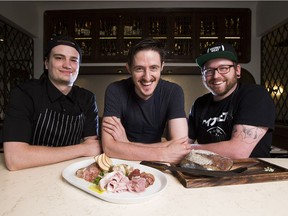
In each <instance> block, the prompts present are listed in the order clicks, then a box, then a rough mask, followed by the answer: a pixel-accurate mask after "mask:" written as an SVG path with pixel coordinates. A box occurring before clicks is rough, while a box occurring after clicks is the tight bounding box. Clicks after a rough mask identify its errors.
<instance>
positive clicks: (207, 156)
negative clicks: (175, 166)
mask: <svg viewBox="0 0 288 216" xmlns="http://www.w3.org/2000/svg"><path fill="white" fill-rule="evenodd" d="M180 166H181V167H186V168H192V169H206V170H217V171H227V170H230V169H231V167H232V166H233V160H232V159H231V158H227V157H223V156H221V155H219V154H216V153H214V152H211V151H207V150H194V149H193V150H192V151H191V152H190V153H189V154H188V155H186V157H185V158H184V159H183V160H182V161H181V162H180Z"/></svg>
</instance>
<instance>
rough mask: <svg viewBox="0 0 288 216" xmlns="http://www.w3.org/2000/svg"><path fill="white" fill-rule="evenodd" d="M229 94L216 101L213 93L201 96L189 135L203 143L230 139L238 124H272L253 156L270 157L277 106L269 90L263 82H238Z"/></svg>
mask: <svg viewBox="0 0 288 216" xmlns="http://www.w3.org/2000/svg"><path fill="white" fill-rule="evenodd" d="M238 85H239V87H238V89H236V90H235V91H234V93H232V94H231V95H230V96H229V97H227V98H225V99H223V100H221V101H213V96H212V94H211V93H208V94H205V95H203V96H202V97H199V98H198V99H197V100H196V101H195V103H194V104H193V106H192V109H191V111H190V114H189V120H188V124H189V138H191V139H193V140H197V142H198V143H200V144H207V143H211V142H219V141H224V140H229V139H230V138H231V134H232V128H233V125H235V124H245V125H252V126H260V127H268V128H269V129H268V131H267V133H266V134H265V135H264V137H263V138H262V139H261V140H260V141H259V143H258V144H257V145H256V147H255V148H254V150H253V151H252V153H251V155H250V157H269V156H270V148H271V144H272V131H273V130H274V124H275V106H274V103H273V100H272V98H271V96H270V95H269V93H268V92H267V90H266V89H265V88H263V87H262V86H259V85H252V84H238Z"/></svg>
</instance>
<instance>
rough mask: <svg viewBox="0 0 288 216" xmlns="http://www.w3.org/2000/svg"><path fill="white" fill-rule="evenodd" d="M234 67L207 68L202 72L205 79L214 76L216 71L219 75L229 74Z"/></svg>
mask: <svg viewBox="0 0 288 216" xmlns="http://www.w3.org/2000/svg"><path fill="white" fill-rule="evenodd" d="M231 67H234V65H220V66H219V67H217V68H206V69H205V70H202V75H203V76H205V77H209V76H212V75H213V73H214V71H217V72H218V73H219V74H227V73H229V72H230V68H231Z"/></svg>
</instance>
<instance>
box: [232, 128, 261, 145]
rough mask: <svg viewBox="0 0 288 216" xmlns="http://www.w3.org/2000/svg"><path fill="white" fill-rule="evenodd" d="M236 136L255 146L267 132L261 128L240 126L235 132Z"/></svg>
mask: <svg viewBox="0 0 288 216" xmlns="http://www.w3.org/2000/svg"><path fill="white" fill-rule="evenodd" d="M233 133H234V135H236V136H240V137H241V139H242V141H244V142H246V143H249V144H254V143H255V142H258V141H259V140H260V139H261V138H262V136H263V135H264V133H265V130H264V129H263V128H261V127H255V126H247V125H240V127H237V128H235V129H234V131H233Z"/></svg>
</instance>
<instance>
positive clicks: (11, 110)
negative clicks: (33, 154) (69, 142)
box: [3, 77, 98, 146]
mask: <svg viewBox="0 0 288 216" xmlns="http://www.w3.org/2000/svg"><path fill="white" fill-rule="evenodd" d="M7 108H8V109H7V112H6V114H5V119H4V127H3V138H4V141H19V142H27V143H30V144H34V143H32V140H33V135H34V131H35V127H36V124H37V120H38V117H39V114H40V113H41V112H43V111H44V110H45V109H49V110H52V111H53V112H55V113H60V114H63V115H67V116H76V115H79V114H82V115H83V116H84V124H83V129H82V132H81V136H82V138H83V137H87V136H94V135H98V108H97V104H96V99H95V95H94V94H93V93H92V92H90V91H88V90H86V89H83V88H80V87H78V86H73V87H72V90H71V91H70V92H69V94H68V95H64V94H62V93H61V92H60V91H59V90H58V89H57V88H56V87H55V86H54V85H53V84H52V83H51V82H50V81H49V79H48V78H47V77H45V78H43V79H40V80H30V81H28V82H26V83H23V84H21V85H19V86H17V87H16V88H14V89H13V90H12V92H11V96H10V102H9V106H8V107H7ZM64 143H65V141H64ZM64 145H65V144H64ZM49 146H53V143H51V144H49Z"/></svg>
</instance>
